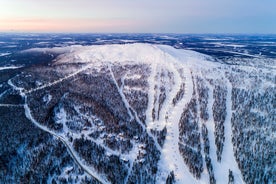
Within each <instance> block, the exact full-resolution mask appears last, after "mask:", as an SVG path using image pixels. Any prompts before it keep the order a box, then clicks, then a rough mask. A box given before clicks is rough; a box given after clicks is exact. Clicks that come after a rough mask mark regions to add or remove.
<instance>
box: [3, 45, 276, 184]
mask: <svg viewBox="0 0 276 184" xmlns="http://www.w3.org/2000/svg"><path fill="white" fill-rule="evenodd" d="M24 52H28V53H30V52H31V53H32V52H44V53H55V54H59V56H58V57H57V58H56V60H55V61H53V62H52V63H50V64H49V65H47V66H46V65H43V66H35V67H33V68H29V69H26V70H25V71H24V72H23V73H22V74H20V75H18V76H16V77H15V78H13V79H10V80H9V82H8V84H9V85H10V86H11V87H12V88H13V90H14V91H15V93H16V92H18V95H20V96H21V97H22V99H23V102H22V106H23V107H24V112H25V116H26V117H27V118H28V119H29V120H30V121H31V122H32V123H33V124H34V125H35V126H36V127H37V128H39V129H40V130H42V131H44V132H47V133H49V134H50V135H52V136H53V137H55V138H56V139H57V140H59V141H61V142H62V144H63V145H65V146H66V148H67V150H68V152H69V154H70V155H71V157H72V158H73V159H74V160H75V163H76V165H77V166H78V167H80V168H81V169H83V171H84V172H85V173H86V175H85V177H86V179H87V177H92V178H94V179H96V180H97V182H100V183H180V184H183V183H195V184H196V183H218V184H222V183H238V184H240V183H241V184H242V183H274V182H276V181H275V180H276V178H275V175H274V174H273V173H275V172H276V169H275V166H274V165H275V162H276V158H275V148H276V140H275V139H276V136H275V132H276V130H275V124H274V122H276V121H275V114H276V112H275V109H276V108H275V93H276V88H275V61H269V62H267V63H265V62H262V63H258V62H256V58H255V60H254V62H253V61H252V62H251V61H248V62H247V63H246V64H244V65H229V64H223V63H221V62H219V61H217V60H216V59H213V58H212V57H209V56H207V55H203V54H200V53H197V52H194V51H189V50H180V49H175V48H173V47H170V46H164V45H150V44H138V43H134V44H122V45H101V46H70V47H63V48H38V49H30V50H27V51H24ZM252 60H253V59H252ZM256 63H257V64H256ZM263 63H265V65H263ZM4 99H5V98H4ZM2 104H3V105H8V104H7V103H4V102H3V103H2ZM0 105H1V104H0ZM273 150H274V151H273ZM75 167H76V166H75ZM70 170H73V168H72V167H65V168H64V172H63V174H62V176H59V177H58V178H56V177H53V176H51V177H50V176H49V178H48V181H49V182H50V183H51V182H52V181H56V182H59V179H60V178H63V180H64V179H65V180H66V181H67V182H73V183H79V182H81V181H82V179H81V177H79V176H78V174H77V173H73V174H72V173H71V174H70ZM66 173H67V174H66ZM68 174H69V175H70V178H71V179H72V180H70V181H69V180H68V178H69V177H68V176H66V175H68ZM83 177H84V175H83ZM94 182H96V181H94Z"/></svg>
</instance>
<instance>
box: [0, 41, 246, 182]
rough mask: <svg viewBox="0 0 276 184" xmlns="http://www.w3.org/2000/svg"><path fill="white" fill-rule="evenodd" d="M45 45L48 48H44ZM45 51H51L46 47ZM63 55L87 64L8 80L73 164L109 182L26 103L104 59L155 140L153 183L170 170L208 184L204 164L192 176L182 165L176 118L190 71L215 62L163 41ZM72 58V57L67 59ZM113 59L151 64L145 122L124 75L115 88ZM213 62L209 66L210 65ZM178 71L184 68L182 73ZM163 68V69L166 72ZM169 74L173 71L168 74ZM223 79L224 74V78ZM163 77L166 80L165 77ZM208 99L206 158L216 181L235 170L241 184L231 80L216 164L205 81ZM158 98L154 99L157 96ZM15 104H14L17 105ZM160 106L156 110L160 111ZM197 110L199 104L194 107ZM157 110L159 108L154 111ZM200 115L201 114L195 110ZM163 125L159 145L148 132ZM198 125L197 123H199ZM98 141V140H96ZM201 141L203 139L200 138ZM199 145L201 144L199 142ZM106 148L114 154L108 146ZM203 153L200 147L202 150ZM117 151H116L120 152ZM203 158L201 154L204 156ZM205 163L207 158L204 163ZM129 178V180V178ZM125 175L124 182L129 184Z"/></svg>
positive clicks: (178, 178)
mask: <svg viewBox="0 0 276 184" xmlns="http://www.w3.org/2000/svg"><path fill="white" fill-rule="evenodd" d="M47 49H48V48H47ZM55 49H57V52H58V51H59V48H52V50H51V49H50V51H52V52H55ZM48 50H49V49H48ZM63 50H64V52H65V53H66V52H67V53H66V54H65V55H66V58H65V59H64V60H63V59H60V61H59V62H60V63H66V62H69V63H70V62H74V58H78V62H79V63H85V64H86V65H85V66H84V67H83V68H81V69H79V70H77V71H73V72H72V73H71V74H69V75H67V76H65V77H63V78H60V79H58V80H56V81H53V82H50V83H48V84H44V85H42V86H39V87H37V88H33V89H29V90H25V89H23V88H19V87H17V86H15V85H14V84H13V82H12V79H10V80H9V81H8V84H9V85H10V86H11V87H12V88H13V89H14V90H17V91H19V93H20V95H21V96H22V98H23V99H24V100H25V103H24V104H23V105H19V106H21V107H22V106H23V107H24V110H25V115H26V117H27V118H28V119H29V120H30V121H31V122H32V123H33V124H34V125H35V126H36V127H38V128H39V129H41V130H43V131H45V132H48V133H50V134H51V135H53V136H54V137H56V138H57V139H58V140H60V141H62V143H63V144H64V145H65V146H66V147H67V149H68V151H69V153H70V155H71V156H72V158H73V159H74V160H75V161H76V163H77V164H78V165H79V166H80V167H81V168H82V169H83V170H84V171H85V172H86V173H87V174H89V175H91V176H92V177H94V178H95V179H97V180H98V181H99V182H101V183H109V181H108V180H107V178H106V177H105V175H104V174H99V173H97V172H96V171H95V169H94V168H93V167H91V166H87V165H86V164H85V162H84V161H83V160H82V159H81V158H80V157H79V156H78V154H77V153H76V152H75V151H74V149H73V148H72V144H71V143H69V142H68V141H67V140H66V138H65V137H64V136H62V135H59V134H57V133H55V132H53V131H51V130H49V129H48V128H47V127H45V126H42V125H41V124H40V123H39V122H37V121H36V120H35V119H34V118H33V116H32V112H31V109H30V107H29V106H28V103H27V101H28V95H31V93H33V92H36V91H38V90H43V89H44V88H46V87H50V86H54V85H56V84H59V83H62V82H63V81H65V80H69V79H70V78H72V77H74V76H76V75H77V74H79V73H81V72H84V71H86V70H88V69H89V68H93V67H95V66H96V65H97V64H99V62H100V63H104V64H105V65H106V66H107V67H108V70H109V72H110V73H109V74H110V75H111V77H112V80H113V81H114V83H115V85H116V88H117V90H118V93H119V95H120V97H121V99H122V101H123V103H124V105H125V107H126V109H127V112H128V114H129V117H130V119H135V120H136V121H137V122H138V123H139V124H140V125H141V127H142V128H143V130H144V131H146V132H147V134H148V135H149V136H150V137H151V138H152V139H153V140H154V142H155V146H156V148H157V149H158V150H159V151H160V153H161V156H160V160H159V162H158V171H157V174H156V183H160V184H163V183H165V182H166V178H167V177H168V175H169V174H170V172H171V171H173V172H174V175H175V182H176V183H178V184H184V183H188V184H196V183H200V184H201V183H209V178H208V176H207V175H208V174H206V172H207V171H206V170H207V169H206V166H205V165H204V166H203V167H204V171H203V173H202V177H201V178H200V179H196V178H195V177H194V176H193V174H192V173H190V172H189V168H188V166H187V165H186V164H185V163H184V160H183V157H182V155H181V153H180V151H179V146H178V145H179V136H180V135H179V121H180V118H181V114H182V113H183V111H184V108H185V107H186V105H187V104H188V103H189V102H190V100H191V99H192V96H193V90H194V88H195V86H194V84H193V79H192V77H193V76H192V75H194V74H192V73H193V70H198V69H199V70H201V69H203V68H204V69H205V68H208V67H210V66H209V65H211V67H212V66H214V65H215V64H214V63H212V62H210V61H208V56H205V55H203V54H200V53H197V52H194V51H188V50H177V49H174V48H172V47H169V46H163V45H149V44H126V45H103V46H78V47H67V48H63ZM36 51H42V52H43V49H36ZM70 57H72V60H70V59H68V58H70ZM112 62H119V63H122V64H128V63H131V64H132V63H138V64H147V65H148V66H150V70H151V73H150V75H149V77H148V106H147V110H146V122H145V123H143V122H141V120H140V119H139V117H138V115H137V112H136V111H135V110H134V109H133V108H132V107H131V105H130V104H129V102H128V100H127V98H126V96H125V94H124V90H123V89H124V78H122V79H121V82H122V85H121V86H119V85H118V83H117V81H116V79H115V77H114V73H113V71H112V66H113V63H112ZM210 63H212V64H210ZM180 70H181V71H182V72H181V73H180ZM164 71H165V72H164ZM162 72H164V73H165V74H164V75H165V76H166V77H167V78H166V79H162V78H161V73H162ZM169 73H171V74H172V75H169ZM224 78H225V76H224ZM166 80H167V81H166ZM182 84H185V88H184V96H183V97H182V98H180V100H179V101H178V102H177V103H176V104H173V99H174V98H175V96H176V95H177V93H178V91H179V90H181V86H182ZM161 86H163V87H164V88H165V90H164V92H165V94H166V98H165V100H164V101H163V104H162V106H160V105H159V106H158V101H159V96H160V93H161V92H160V90H159V89H160V87H161ZM208 88H209V99H208V107H207V108H208V113H209V120H208V121H207V122H206V126H207V129H208V138H209V140H210V158H211V160H212V163H213V167H214V175H215V178H216V180H217V183H218V184H223V183H227V182H228V170H229V169H231V170H232V171H233V174H234V177H235V183H238V184H242V183H243V180H242V175H241V172H240V170H239V168H238V166H237V163H236V160H235V157H234V153H233V145H232V142H231V133H232V131H231V115H232V110H231V106H232V103H231V91H232V86H231V83H230V82H229V81H228V80H227V97H226V107H227V109H226V110H227V116H226V120H225V145H224V149H223V152H222V160H221V162H218V161H217V160H216V146H215V135H214V130H215V124H214V119H213V112H212V106H213V103H214V98H213V87H212V86H211V85H210V84H209V85H208ZM156 98H157V99H156ZM13 106H15V105H13V104H0V107H13ZM16 106H18V105H16ZM159 108H160V109H159ZM153 109H155V118H153V116H152V112H153ZM197 109H199V108H197ZM157 110H159V111H160V112H159V113H157ZM198 114H199V112H198ZM165 127H166V128H167V135H166V138H165V142H164V145H163V146H162V147H161V146H160V145H159V143H158V141H157V138H156V136H154V135H153V134H152V132H151V130H159V131H160V130H162V129H163V128H165ZM199 127H201V126H200V125H199ZM100 143H101V142H97V144H100ZM201 144H202V141H201ZM137 147H138V145H135V144H134V148H133V151H131V153H129V155H128V156H127V155H125V156H124V157H126V158H128V159H129V160H130V168H129V173H128V176H129V175H130V172H131V168H132V165H133V162H134V160H135V158H136V156H137V154H138V148H137ZM201 149H203V146H201ZM109 152H111V153H113V152H114V153H115V151H112V150H110V151H109ZM201 153H203V151H202V150H201ZM118 155H119V154H118ZM203 158H204V155H203ZM203 163H205V162H203ZM128 176H127V179H128ZM127 179H126V181H125V182H127Z"/></svg>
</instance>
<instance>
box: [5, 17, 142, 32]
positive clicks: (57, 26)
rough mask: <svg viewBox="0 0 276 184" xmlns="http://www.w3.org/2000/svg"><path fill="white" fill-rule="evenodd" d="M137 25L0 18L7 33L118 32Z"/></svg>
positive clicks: (71, 20) (73, 20) (120, 22)
mask: <svg viewBox="0 0 276 184" xmlns="http://www.w3.org/2000/svg"><path fill="white" fill-rule="evenodd" d="M137 25H139V24H137V23H134V22H133V21H127V20H125V21H122V20H96V19H20V18H18V19H14V18H10V19H1V18H0V30H2V31H7V32H9V31H18V32H88V30H89V31H90V32H102V30H113V32H114V31H115V32H120V31H123V30H124V29H125V30H127V29H131V28H133V29H135V27H136V29H139V28H137ZM110 32H111V31H110Z"/></svg>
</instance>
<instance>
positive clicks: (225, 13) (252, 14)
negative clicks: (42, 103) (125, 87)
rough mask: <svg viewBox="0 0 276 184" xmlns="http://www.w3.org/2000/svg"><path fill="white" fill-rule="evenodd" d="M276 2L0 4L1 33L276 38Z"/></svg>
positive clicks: (32, 0) (0, 0) (12, 0)
mask: <svg viewBox="0 0 276 184" xmlns="http://www.w3.org/2000/svg"><path fill="white" fill-rule="evenodd" d="M275 8H276V1H274V0H266V1H265V2H260V1H258V0H251V1H250V0H244V1H238V0H231V1H230V0H227V1H223V2H222V1H219V0H209V1H206V0H195V1H191V0H175V1H173V2H171V1H167V0H159V1H157V0H152V1H146V0H134V1H127V0H117V1H112V0H103V1H96V2H95V1H89V0H78V1H76V0H59V1H55V0H47V1H41V0H25V1H22V0H9V1H6V0H0V32H66V33H68V32H71V33H111V32H112V33H259V34H267V33H272V34H276V21H275V20H276V11H275Z"/></svg>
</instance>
